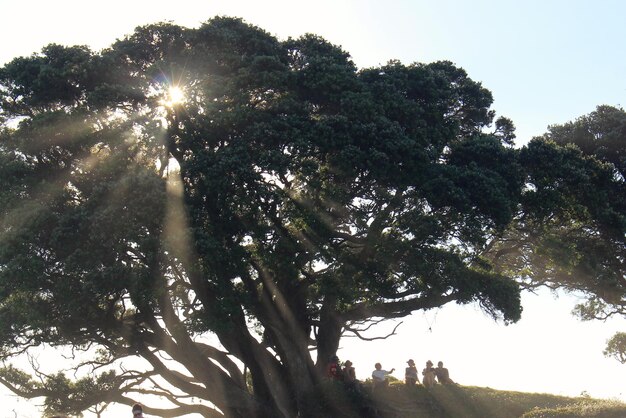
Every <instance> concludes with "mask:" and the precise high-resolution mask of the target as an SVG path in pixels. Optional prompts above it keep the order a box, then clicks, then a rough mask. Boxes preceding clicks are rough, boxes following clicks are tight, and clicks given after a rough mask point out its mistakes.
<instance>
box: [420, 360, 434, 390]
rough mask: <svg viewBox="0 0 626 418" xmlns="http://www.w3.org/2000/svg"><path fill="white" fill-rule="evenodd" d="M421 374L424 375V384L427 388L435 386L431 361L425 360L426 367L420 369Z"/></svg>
mask: <svg viewBox="0 0 626 418" xmlns="http://www.w3.org/2000/svg"><path fill="white" fill-rule="evenodd" d="M422 375H423V376H424V380H423V382H424V386H426V387H427V388H432V387H433V386H435V383H436V382H435V369H434V368H433V362H432V361H430V360H428V361H427V362H426V368H425V369H424V370H422Z"/></svg>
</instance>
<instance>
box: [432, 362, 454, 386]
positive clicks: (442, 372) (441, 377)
mask: <svg viewBox="0 0 626 418" xmlns="http://www.w3.org/2000/svg"><path fill="white" fill-rule="evenodd" d="M435 375H436V376H437V381H438V382H439V383H441V384H444V385H451V384H453V383H454V382H453V381H452V379H450V373H449V372H448V369H446V368H445V367H443V361H440V362H438V363H437V368H436V369H435Z"/></svg>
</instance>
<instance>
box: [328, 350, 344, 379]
mask: <svg viewBox="0 0 626 418" xmlns="http://www.w3.org/2000/svg"><path fill="white" fill-rule="evenodd" d="M326 376H327V377H328V378H329V379H331V380H343V374H342V373H341V365H340V364H339V357H337V356H332V357H331V358H330V362H329V363H328V367H327V368H326Z"/></svg>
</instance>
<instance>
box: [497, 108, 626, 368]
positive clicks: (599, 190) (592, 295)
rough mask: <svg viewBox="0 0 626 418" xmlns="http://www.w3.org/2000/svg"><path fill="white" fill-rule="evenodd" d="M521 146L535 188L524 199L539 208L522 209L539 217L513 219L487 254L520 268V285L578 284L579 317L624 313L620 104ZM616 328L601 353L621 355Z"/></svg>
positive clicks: (625, 164)
mask: <svg viewBox="0 0 626 418" xmlns="http://www.w3.org/2000/svg"><path fill="white" fill-rule="evenodd" d="M522 153H523V154H525V156H524V157H523V158H524V160H525V162H524V166H525V167H526V168H527V170H528V173H531V176H532V177H531V178H530V179H529V180H530V181H531V183H532V184H533V188H534V190H533V192H532V193H527V194H526V203H525V205H526V206H531V205H532V206H536V207H537V209H540V210H536V211H530V210H526V212H528V213H531V212H532V213H534V214H535V215H537V214H539V218H537V216H533V217H525V218H523V219H522V218H520V219H519V220H516V223H517V224H516V225H515V226H514V227H513V228H510V229H509V231H508V232H507V234H506V235H507V236H506V238H505V239H500V240H498V241H497V242H496V243H495V245H494V246H493V248H491V249H490V250H489V251H488V252H487V254H486V255H487V256H488V258H489V259H490V260H491V261H492V262H493V263H494V265H499V266H500V268H496V270H497V271H500V272H501V273H503V274H505V272H506V271H508V272H513V271H518V272H525V274H524V275H525V277H524V276H520V277H519V279H520V281H521V282H522V283H524V285H525V286H528V287H536V286H549V287H551V288H553V289H557V288H559V289H565V290H567V291H581V292H583V293H584V295H586V301H585V302H584V303H581V304H579V305H578V306H576V308H575V309H574V313H575V314H576V315H577V316H579V317H580V318H582V319H583V320H592V319H600V320H605V319H607V318H609V317H611V316H614V315H619V316H622V317H624V316H626V239H625V237H626V185H625V183H624V179H625V177H624V174H625V173H626V171H625V169H626V112H624V110H623V109H618V108H615V107H611V106H598V107H597V109H596V110H595V111H594V112H591V113H590V114H589V115H585V116H582V117H580V118H578V119H577V120H575V121H573V122H568V123H566V124H563V125H553V126H550V127H549V129H548V132H547V133H546V134H544V135H543V136H541V137H538V138H535V139H534V140H533V141H531V143H530V144H529V146H528V147H527V149H525V150H523V151H522ZM538 224H541V227H538ZM621 334H623V333H618V334H617V335H616V336H615V337H613V338H612V339H611V340H610V341H608V345H607V349H606V350H605V354H606V355H607V356H613V357H615V358H617V359H620V358H623V356H624V353H625V351H624V344H623V336H622V335H621ZM620 347H621V350H622V351H621V354H619V350H620ZM620 356H621V357H620Z"/></svg>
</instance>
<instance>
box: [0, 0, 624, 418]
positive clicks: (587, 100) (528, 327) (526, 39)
mask: <svg viewBox="0 0 626 418" xmlns="http://www.w3.org/2000/svg"><path fill="white" fill-rule="evenodd" d="M216 15H227V16H237V17H242V18H243V19H244V20H245V21H247V22H248V23H252V24H255V25H257V26H259V27H261V28H263V29H265V30H266V31H268V32H269V33H271V34H273V35H275V36H277V37H278V38H281V39H286V38H287V37H290V36H291V37H298V36H300V35H302V34H304V33H307V32H310V33H315V34H318V35H321V36H323V37H324V38H326V39H327V40H329V41H330V42H333V43H335V44H337V45H341V46H342V47H343V48H344V49H345V50H346V51H348V52H349V53H350V54H351V55H352V58H353V60H354V62H355V63H356V64H357V66H359V67H362V68H363V67H372V66H377V65H381V64H385V63H386V62H387V61H388V60H390V59H398V60H400V61H402V62H403V63H405V64H408V63H412V62H424V63H428V62H432V61H437V60H449V61H452V62H454V63H455V64H456V65H458V66H460V67H462V68H464V69H465V70H466V71H467V72H468V74H469V76H470V77H471V78H472V79H474V80H477V81H480V82H481V83H482V84H483V85H484V86H485V87H486V88H488V89H489V90H490V91H491V92H492V93H493V96H494V104H493V109H495V110H496V112H497V114H498V115H501V116H506V117H509V118H511V119H512V120H513V122H514V123H515V125H516V127H517V142H518V143H519V144H524V143H526V142H527V141H528V140H530V139H531V138H532V137H533V136H536V135H541V134H542V133H544V132H545V131H546V129H547V127H548V126H549V125H551V124H560V123H564V122H567V121H569V120H573V119H575V118H577V117H579V116H582V115H584V114H586V113H589V112H591V111H593V110H594V109H595V107H596V106H597V105H601V104H608V105H613V106H621V107H623V106H624V105H626V54H624V45H623V42H624V40H625V39H626V25H624V16H626V2H623V1H621V0H596V1H593V2H592V1H580V0H526V1H513V0H474V1H465V0H438V1H436V2H435V1H424V0H388V1H386V2H382V1H375V0H353V1H351V0H332V1H329V0H317V1H315V2H312V1H308V2H298V1H294V0H291V1H282V0H264V1H258V0H256V1H255V0H228V1H222V0H220V1H216V0H213V1H211V0H205V1H193V0H176V1H169V2H166V1H161V0H153V1H144V0H134V1H129V0H124V1H120V0H109V1H106V2H86V1H84V0H80V1H72V0H56V1H47V0H45V1H44V0H42V1H33V0H22V1H19V2H18V1H15V0H0V17H1V18H0V21H1V23H0V65H2V64H4V63H6V62H8V61H10V60H11V59H12V58H14V57H17V56H24V55H30V54H32V53H34V52H37V51H39V50H40V49H41V48H42V47H43V46H45V45H47V44H49V43H59V44H64V45H76V44H81V45H89V46H90V47H91V48H92V49H94V50H96V51H97V50H100V49H102V48H105V47H107V46H109V45H110V44H111V43H112V42H114V41H115V40H116V39H118V38H122V37H123V36H124V35H126V34H129V33H131V32H132V31H133V29H134V28H135V27H136V26H138V25H143V24H147V23H154V22H159V21H172V22H173V23H176V24H179V25H183V26H188V27H196V26H198V25H199V24H201V23H202V22H204V21H206V20H208V19H210V18H211V17H212V16H216ZM558 296H559V297H558V298H557V297H556V295H554V294H552V293H550V292H548V291H542V292H539V294H538V295H532V294H526V295H524V297H523V306H524V313H523V316H522V319H521V321H519V322H518V323H517V324H513V325H509V326H504V325H503V324H501V323H496V322H494V321H493V320H492V319H490V318H489V317H488V316H486V315H485V314H483V313H482V312H481V311H480V309H479V308H478V307H476V306H473V305H469V306H462V307H459V306H455V305H451V306H447V305H446V306H445V307H443V308H441V309H438V310H435V311H429V312H427V313H421V312H419V313H416V314H414V315H413V316H411V317H409V318H406V319H405V320H404V323H403V324H402V325H401V326H400V327H399V329H398V331H397V334H398V335H395V336H392V337H390V338H389V339H387V340H382V341H380V340H379V341H373V342H367V343H364V342H358V341H356V340H354V339H344V340H343V341H342V348H341V349H340V351H339V353H338V354H339V356H340V358H341V359H342V360H345V359H350V360H352V361H353V363H354V364H355V366H356V370H357V377H359V378H361V379H364V378H366V377H368V376H369V374H370V373H371V370H373V364H374V363H375V362H377V361H380V362H381V363H383V368H387V369H391V368H393V367H395V368H396V370H397V371H396V372H395V373H394V374H395V376H396V377H399V378H402V372H401V371H402V370H403V368H404V367H405V362H406V360H408V359H409V358H413V359H415V361H416V363H417V364H418V366H420V365H423V364H424V363H425V361H426V360H428V359H431V360H432V361H434V362H435V363H436V362H437V361H438V360H443V361H444V362H445V364H446V365H447V366H448V368H449V369H450V373H451V377H452V378H453V379H454V380H456V381H457V382H459V383H461V384H466V385H476V386H488V387H492V388H495V389H507V390H519V391H528V392H548V393H555V394H561V395H570V396H575V395H579V394H580V393H581V392H583V391H585V392H587V393H588V394H590V395H591V396H594V397H602V398H618V399H622V400H624V401H626V365H621V364H620V363H618V362H617V361H615V360H611V359H607V358H605V357H604V356H603V355H602V349H603V348H604V344H605V341H606V340H607V339H608V338H609V337H610V336H611V335H613V334H614V333H615V332H616V331H619V330H621V331H626V319H623V318H620V319H613V320H611V321H607V322H604V323H601V322H580V321H578V320H577V319H575V318H574V317H572V316H571V315H570V311H571V310H572V308H573V306H574V305H575V304H576V302H577V300H578V297H577V296H576V295H562V294H561V295H558ZM0 405H3V406H2V407H0V418H5V417H7V418H8V417H39V416H40V414H39V413H37V410H36V409H35V408H34V407H33V406H32V405H30V403H28V402H25V401H23V400H20V401H18V400H16V399H15V398H14V397H12V396H9V395H6V391H2V390H0ZM7 405H10V408H8V409H7V407H6V406H7ZM124 411H125V409H117V410H113V409H111V410H110V412H108V413H107V412H105V414H104V417H105V418H106V417H109V416H110V417H113V416H119V414H123V413H124ZM126 412H128V411H126Z"/></svg>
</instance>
